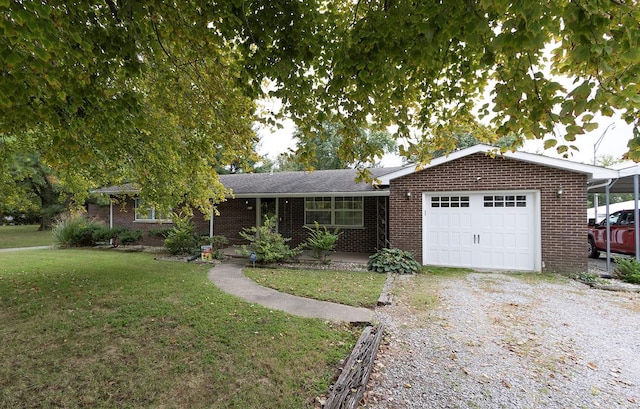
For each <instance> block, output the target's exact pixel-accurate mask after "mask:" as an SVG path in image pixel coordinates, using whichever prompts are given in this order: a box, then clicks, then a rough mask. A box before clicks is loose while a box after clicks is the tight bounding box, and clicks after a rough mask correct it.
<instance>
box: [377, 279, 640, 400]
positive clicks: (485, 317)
mask: <svg viewBox="0 0 640 409" xmlns="http://www.w3.org/2000/svg"><path fill="white" fill-rule="evenodd" d="M396 286H397V289H396V292H397V293H398V295H395V296H394V300H393V301H394V305H392V306H387V307H384V308H379V309H378V310H377V311H378V316H379V319H380V321H381V322H382V323H384V324H385V325H386V331H387V335H386V338H385V341H384V344H385V345H384V346H383V348H381V351H380V352H379V354H378V357H377V360H376V365H375V368H374V372H373V374H372V376H371V380H370V381H369V385H368V388H367V392H366V394H365V402H366V406H365V408H597V407H601V408H639V407H640V294H638V293H620V292H611V291H604V290H597V289H592V288H589V287H587V286H586V285H583V284H581V283H578V282H576V281H573V280H569V279H565V278H562V277H555V276H551V277H550V276H546V275H524V274H522V275H511V274H493V273H470V274H458V275H453V276H451V275H449V276H416V277H411V278H405V279H403V280H401V281H400V282H398V281H397V282H396Z"/></svg>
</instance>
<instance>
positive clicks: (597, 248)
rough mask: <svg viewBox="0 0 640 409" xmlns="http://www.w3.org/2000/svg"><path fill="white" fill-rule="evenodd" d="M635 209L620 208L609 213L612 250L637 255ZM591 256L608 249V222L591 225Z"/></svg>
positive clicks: (597, 255)
mask: <svg viewBox="0 0 640 409" xmlns="http://www.w3.org/2000/svg"><path fill="white" fill-rule="evenodd" d="M633 216H634V211H633V210H620V211H618V212H614V213H611V214H610V215H609V222H610V226H611V227H610V228H611V252H612V253H622V254H629V255H632V256H635V254H636V236H635V224H634V223H633V219H634V217H633ZM588 240H589V257H591V258H598V257H600V252H601V251H607V223H606V220H603V221H601V222H600V223H594V224H590V225H589V233H588Z"/></svg>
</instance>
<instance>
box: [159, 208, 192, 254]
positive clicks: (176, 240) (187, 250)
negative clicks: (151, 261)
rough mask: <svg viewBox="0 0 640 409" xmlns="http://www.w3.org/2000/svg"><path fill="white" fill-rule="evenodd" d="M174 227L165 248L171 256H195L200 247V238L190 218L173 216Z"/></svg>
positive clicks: (168, 235) (168, 234)
mask: <svg viewBox="0 0 640 409" xmlns="http://www.w3.org/2000/svg"><path fill="white" fill-rule="evenodd" d="M172 219H173V223H174V227H173V228H172V229H171V230H170V231H169V233H167V238H166V239H165V240H164V247H165V248H166V249H167V250H168V251H169V253H171V254H183V255H186V254H193V253H194V252H195V250H196V248H197V247H198V236H197V235H196V234H195V233H194V226H193V223H191V219H190V218H189V217H188V216H182V215H178V214H175V213H174V214H173V215H172Z"/></svg>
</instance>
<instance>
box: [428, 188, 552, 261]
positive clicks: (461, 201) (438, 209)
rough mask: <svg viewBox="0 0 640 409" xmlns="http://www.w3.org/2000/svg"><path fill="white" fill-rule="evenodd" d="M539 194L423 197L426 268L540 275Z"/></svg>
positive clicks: (506, 193)
mask: <svg viewBox="0 0 640 409" xmlns="http://www.w3.org/2000/svg"><path fill="white" fill-rule="evenodd" d="M538 196H539V195H538V193H537V192H475V193H471V192H453V193H445V194H443V193H437V194H435V193H425V194H423V223H422V226H423V235H422V238H423V258H422V259H423V262H424V264H431V265H441V266H453V267H472V268H482V269H500V270H526V271H539V270H540V262H539V259H540V256H539V253H540V252H539V251H538V249H539V248H540V244H539V235H538V231H539V230H540V229H539V224H540V222H539V214H540V207H539V204H538Z"/></svg>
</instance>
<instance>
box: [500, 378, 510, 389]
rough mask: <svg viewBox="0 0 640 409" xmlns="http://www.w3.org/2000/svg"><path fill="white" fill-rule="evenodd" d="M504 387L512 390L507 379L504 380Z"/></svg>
mask: <svg viewBox="0 0 640 409" xmlns="http://www.w3.org/2000/svg"><path fill="white" fill-rule="evenodd" d="M502 386H504V387H505V388H509V389H511V384H510V383H509V382H508V381H507V380H505V379H503V380H502Z"/></svg>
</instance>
